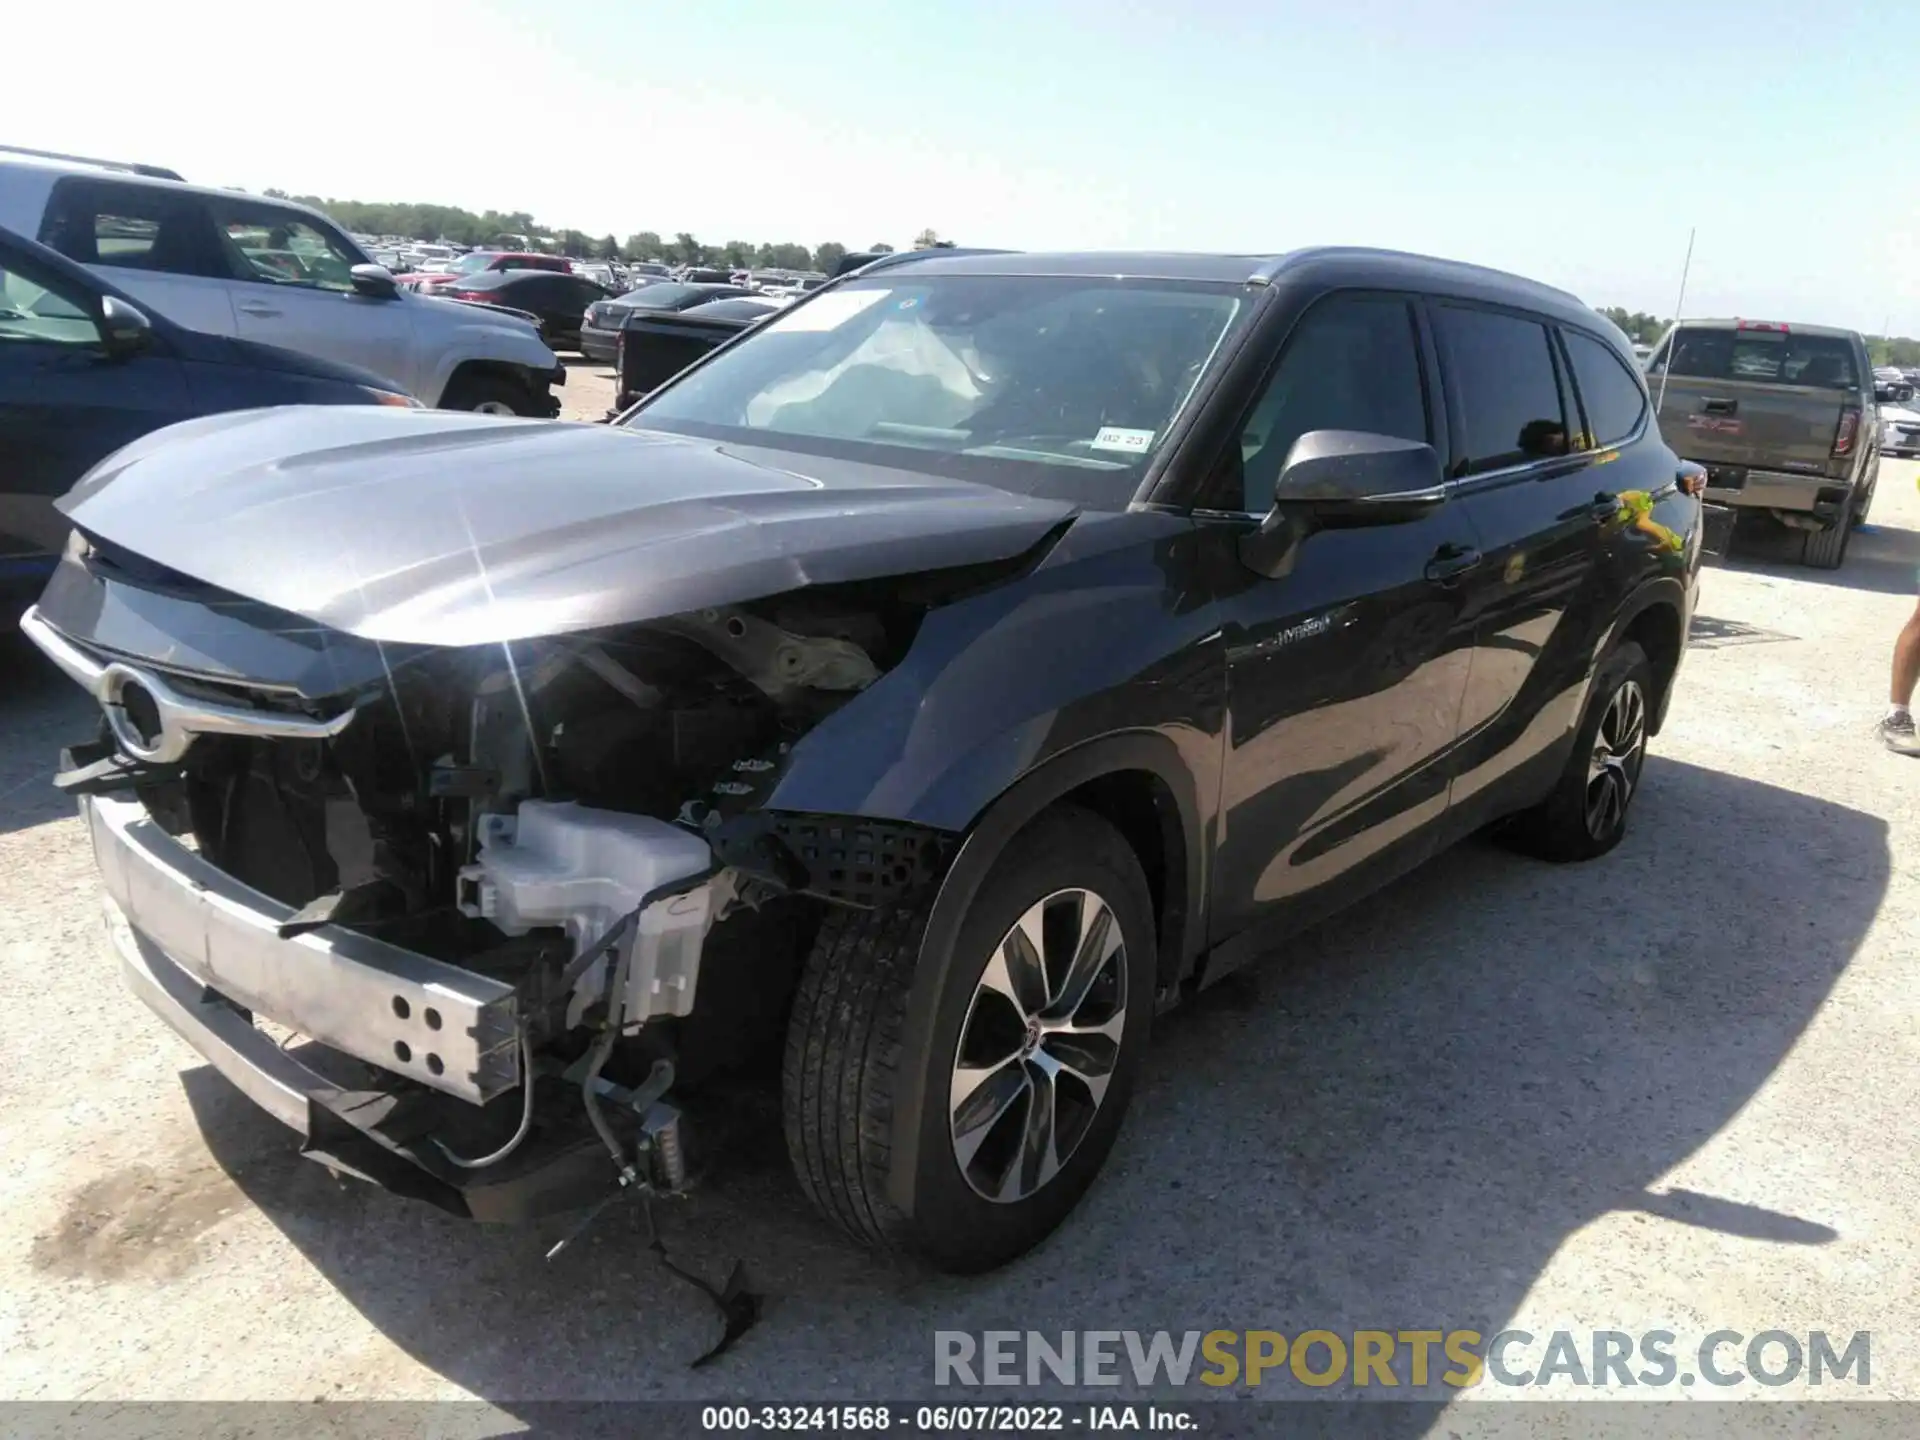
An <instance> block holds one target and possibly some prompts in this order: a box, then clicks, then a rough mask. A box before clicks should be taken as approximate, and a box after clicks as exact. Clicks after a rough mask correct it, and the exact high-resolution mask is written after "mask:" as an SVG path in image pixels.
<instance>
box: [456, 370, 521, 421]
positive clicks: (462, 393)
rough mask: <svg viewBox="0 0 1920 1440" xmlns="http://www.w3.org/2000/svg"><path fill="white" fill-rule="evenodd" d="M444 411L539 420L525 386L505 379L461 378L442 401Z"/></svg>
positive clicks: (496, 376)
mask: <svg viewBox="0 0 1920 1440" xmlns="http://www.w3.org/2000/svg"><path fill="white" fill-rule="evenodd" d="M440 408H441V409H442V410H471V411H474V412H476V413H478V414H482V415H524V416H528V417H530V418H538V417H539V414H540V412H539V411H538V410H536V409H535V408H534V403H533V396H532V395H531V394H530V393H529V392H528V390H527V387H526V386H525V385H521V384H519V383H517V382H515V381H512V380H509V379H507V378H506V377H505V376H502V375H460V376H456V377H455V378H454V380H453V381H452V383H450V384H449V385H448V386H447V390H446V393H445V394H444V395H442V396H441V397H440Z"/></svg>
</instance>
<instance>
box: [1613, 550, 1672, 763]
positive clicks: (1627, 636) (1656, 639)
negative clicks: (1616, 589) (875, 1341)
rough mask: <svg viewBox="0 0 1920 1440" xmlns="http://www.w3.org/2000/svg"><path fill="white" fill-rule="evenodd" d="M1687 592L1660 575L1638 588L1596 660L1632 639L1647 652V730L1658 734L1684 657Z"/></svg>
mask: <svg viewBox="0 0 1920 1440" xmlns="http://www.w3.org/2000/svg"><path fill="white" fill-rule="evenodd" d="M1688 610H1689V606H1688V603H1687V591H1686V588H1685V587H1684V586H1683V585H1682V584H1681V583H1680V582H1679V581H1678V580H1676V579H1674V578H1672V577H1670V576H1661V577H1659V578H1658V579H1654V580H1650V581H1648V582H1647V583H1646V584H1645V585H1643V586H1641V587H1640V589H1638V590H1636V591H1635V592H1634V593H1633V595H1632V597H1631V598H1629V599H1628V601H1627V603H1626V604H1624V605H1622V606H1621V607H1620V613H1619V615H1618V616H1617V617H1616V618H1615V619H1614V622H1613V624H1612V626H1610V627H1609V628H1608V631H1607V633H1606V636H1605V637H1604V638H1603V640H1602V641H1601V644H1600V646H1599V648H1598V649H1597V650H1596V651H1595V652H1594V656H1593V660H1594V663H1595V664H1596V665H1597V664H1598V663H1599V662H1600V660H1601V658H1602V657H1603V656H1605V655H1606V654H1607V652H1608V651H1610V650H1612V649H1613V648H1614V646H1616V645H1619V644H1622V643H1624V642H1626V641H1632V642H1633V643H1634V644H1636V645H1638V646H1639V647H1640V648H1641V649H1642V650H1643V651H1645V652H1646V656H1647V663H1648V664H1649V665H1651V666H1652V667H1653V680H1654V697H1653V707H1652V710H1653V713H1652V715H1651V717H1650V719H1649V722H1648V727H1647V729H1648V733H1649V734H1652V735H1657V734H1659V733H1660V727H1661V726H1662V725H1663V724H1664V723H1665V722H1666V718H1667V705H1668V702H1669V701H1671V700H1672V698H1673V682H1674V677H1675V676H1676V675H1677V674H1678V673H1679V670H1680V660H1681V657H1682V656H1683V655H1684V654H1685V653H1686V648H1687V623H1688Z"/></svg>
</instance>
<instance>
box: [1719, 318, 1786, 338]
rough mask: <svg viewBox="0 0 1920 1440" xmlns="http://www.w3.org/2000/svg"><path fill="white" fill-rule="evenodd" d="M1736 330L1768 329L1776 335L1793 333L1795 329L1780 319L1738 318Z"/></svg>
mask: <svg viewBox="0 0 1920 1440" xmlns="http://www.w3.org/2000/svg"><path fill="white" fill-rule="evenodd" d="M1733 326H1734V329H1736V330H1767V331H1771V332H1772V333H1773V334H1776V335H1791V334H1792V333H1793V331H1792V330H1791V329H1790V328H1788V327H1787V326H1786V325H1784V324H1782V323H1781V322H1780V321H1778V320H1736V321H1734V322H1733Z"/></svg>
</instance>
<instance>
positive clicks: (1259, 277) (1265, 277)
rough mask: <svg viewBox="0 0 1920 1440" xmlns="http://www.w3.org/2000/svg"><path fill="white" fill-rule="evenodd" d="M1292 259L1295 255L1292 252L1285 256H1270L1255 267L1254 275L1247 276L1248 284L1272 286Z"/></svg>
mask: <svg viewBox="0 0 1920 1440" xmlns="http://www.w3.org/2000/svg"><path fill="white" fill-rule="evenodd" d="M1292 258H1293V255H1292V253H1291V252H1289V253H1287V254H1285V255H1269V256H1268V257H1267V258H1266V259H1264V260H1262V261H1261V262H1260V263H1259V264H1258V265H1256V266H1254V267H1253V273H1252V274H1251V275H1249V276H1247V284H1249V285H1271V284H1272V283H1273V282H1274V281H1275V280H1276V279H1278V278H1279V276H1280V272H1281V270H1283V269H1284V268H1285V267H1286V263H1287V261H1289V260H1291V259H1292Z"/></svg>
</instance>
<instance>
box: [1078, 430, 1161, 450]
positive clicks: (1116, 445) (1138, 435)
mask: <svg viewBox="0 0 1920 1440" xmlns="http://www.w3.org/2000/svg"><path fill="white" fill-rule="evenodd" d="M1092 443H1093V448H1094V449H1095V450H1119V451H1123V452H1124V453H1126V454H1128V455H1144V454H1146V453H1147V447H1148V446H1149V445H1151V444H1153V431H1151V430H1123V429H1121V428H1120V427H1119V426H1118V425H1102V426H1101V427H1100V433H1099V434H1098V435H1096V436H1094V437H1093V442H1092Z"/></svg>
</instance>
